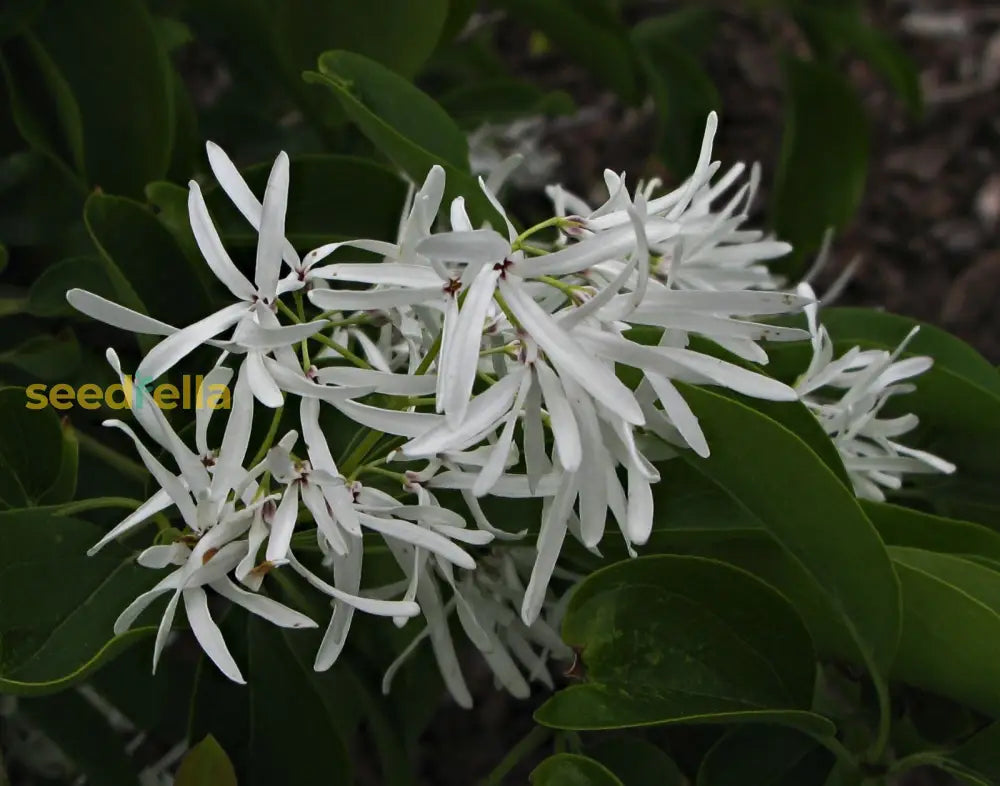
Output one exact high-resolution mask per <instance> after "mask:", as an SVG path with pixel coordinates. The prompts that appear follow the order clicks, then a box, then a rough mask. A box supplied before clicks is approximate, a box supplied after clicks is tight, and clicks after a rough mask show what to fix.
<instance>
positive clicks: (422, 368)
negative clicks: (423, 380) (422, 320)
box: [414, 331, 443, 374]
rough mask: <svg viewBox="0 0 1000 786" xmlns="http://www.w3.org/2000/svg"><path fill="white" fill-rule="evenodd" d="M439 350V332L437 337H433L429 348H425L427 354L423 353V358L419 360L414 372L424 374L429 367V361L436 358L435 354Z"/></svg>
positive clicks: (431, 361)
mask: <svg viewBox="0 0 1000 786" xmlns="http://www.w3.org/2000/svg"><path fill="white" fill-rule="evenodd" d="M442 332H443V331H442ZM440 352H441V333H438V334H437V337H436V338H435V339H434V343H433V344H431V348H430V349H428V350H427V354H426V355H424V359H423V360H421V361H420V365H419V366H417V370H416V371H415V372H414V373H415V374H426V373H427V370H428V369H429V368H430V367H431V363H433V362H434V361H435V360H436V359H437V356H438V355H439V354H440Z"/></svg>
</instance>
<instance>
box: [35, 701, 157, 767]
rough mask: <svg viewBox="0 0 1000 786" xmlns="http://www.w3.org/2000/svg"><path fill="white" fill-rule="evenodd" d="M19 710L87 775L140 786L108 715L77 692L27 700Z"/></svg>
mask: <svg viewBox="0 0 1000 786" xmlns="http://www.w3.org/2000/svg"><path fill="white" fill-rule="evenodd" d="M18 712H19V713H23V714H24V716H25V717H26V718H27V719H28V720H29V721H30V722H31V723H32V724H33V725H35V726H37V727H38V728H39V729H41V731H42V733H43V734H45V736H46V737H48V738H49V739H50V740H51V741H52V742H54V743H55V744H56V745H57V746H58V748H59V750H60V751H62V753H63V754H64V755H65V756H66V757H67V758H68V759H69V760H70V761H71V762H72V763H73V765H74V766H75V767H76V768H77V770H78V771H79V772H80V773H81V774H83V775H85V776H86V777H87V782H88V783H94V784H98V783H99V784H101V786H139V774H138V767H137V766H136V764H135V763H134V762H132V761H130V760H129V757H128V754H127V753H126V752H125V744H124V741H123V740H122V739H121V738H120V737H119V736H118V735H117V734H115V732H114V731H113V730H112V728H111V726H110V725H109V724H108V720H107V718H106V717H105V716H104V715H103V714H102V713H101V711H100V710H98V709H97V708H96V707H95V706H94V705H93V704H91V703H90V702H88V701H87V700H86V699H85V698H84V697H83V696H82V695H81V694H79V693H77V692H75V691H65V692H63V693H59V694H57V695H54V696H45V697H43V698H33V699H26V700H23V701H21V702H19V703H18Z"/></svg>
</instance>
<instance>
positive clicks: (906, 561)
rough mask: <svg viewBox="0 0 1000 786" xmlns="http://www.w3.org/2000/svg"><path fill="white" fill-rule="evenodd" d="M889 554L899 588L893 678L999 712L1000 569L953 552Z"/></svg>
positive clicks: (901, 551) (896, 550) (900, 551)
mask: <svg viewBox="0 0 1000 786" xmlns="http://www.w3.org/2000/svg"><path fill="white" fill-rule="evenodd" d="M890 553H891V554H892V557H893V561H894V563H895V566H896V572H897V573H898V575H899V580H900V583H901V585H902V588H903V630H902V636H901V638H900V642H899V652H898V653H897V657H896V662H895V664H894V666H893V675H894V676H895V677H896V678H897V679H900V680H902V681H904V682H907V683H910V684H912V685H916V686H918V687H921V688H924V689H925V690H928V691H931V692H932V693H937V694H940V695H942V696H946V697H948V698H951V699H955V700H957V701H960V702H962V703H964V704H966V705H968V706H970V707H973V708H975V709H978V710H980V711H981V712H985V713H987V714H989V715H992V716H993V717H998V716H1000V659H998V658H997V657H996V653H997V652H998V651H1000V573H997V572H996V571H994V570H992V569H990V568H988V567H985V566H983V565H980V564H978V563H976V562H973V561H971V560H968V559H965V558H962V557H958V556H955V555H951V554H939V553H935V552H930V551H922V550H920V549H911V548H903V547H898V546H894V547H891V548H890Z"/></svg>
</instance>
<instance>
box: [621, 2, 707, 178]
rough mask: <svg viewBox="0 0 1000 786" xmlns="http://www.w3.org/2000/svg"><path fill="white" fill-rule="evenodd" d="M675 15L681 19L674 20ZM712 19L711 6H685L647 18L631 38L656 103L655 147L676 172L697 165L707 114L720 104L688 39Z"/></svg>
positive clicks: (637, 26)
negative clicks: (699, 25)
mask: <svg viewBox="0 0 1000 786" xmlns="http://www.w3.org/2000/svg"><path fill="white" fill-rule="evenodd" d="M693 12H694V13H693ZM675 16H676V17H677V19H676V20H674V19H672V17H675ZM711 17H712V12H711V10H709V9H683V10H681V11H677V12H674V14H667V15H665V16H661V17H656V18H653V19H648V20H645V21H643V22H641V23H640V24H638V25H636V27H635V28H634V29H633V30H632V41H633V43H634V44H635V46H636V49H637V51H638V52H639V54H640V61H641V63H642V66H643V70H644V72H645V75H646V79H647V80H648V82H649V90H650V93H651V94H652V96H653V98H654V100H655V101H656V109H657V115H658V117H659V122H658V130H657V135H658V137H659V142H658V144H657V149H658V151H659V153H660V155H661V156H662V157H663V159H664V161H665V162H666V163H667V165H668V166H670V167H671V169H673V170H674V171H675V172H677V173H681V172H689V171H690V170H691V169H693V168H694V165H695V163H696V162H697V160H698V153H699V151H700V150H701V141H702V138H703V136H704V133H705V118H706V117H707V116H708V114H709V112H711V111H713V110H717V109H719V108H720V106H721V102H720V99H719V93H718V91H717V90H716V89H715V84H714V83H713V82H712V80H711V78H710V77H709V76H708V74H707V73H706V71H705V69H704V68H703V67H702V66H701V64H700V63H699V62H698V60H697V59H696V55H695V53H693V52H691V51H689V49H688V46H689V44H688V43H687V41H686V40H685V39H687V38H688V37H690V35H691V30H690V28H691V26H692V23H695V24H696V23H698V22H700V23H702V24H710V21H709V20H710V19H711ZM671 22H675V23H674V24H671Z"/></svg>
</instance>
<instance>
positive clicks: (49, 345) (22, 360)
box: [0, 329, 81, 381]
mask: <svg viewBox="0 0 1000 786" xmlns="http://www.w3.org/2000/svg"><path fill="white" fill-rule="evenodd" d="M80 360H81V357H80V345H79V343H78V342H77V340H76V336H75V335H73V331H71V330H68V329H67V330H62V331H60V332H59V333H58V334H55V335H48V334H44V333H43V334H40V335H36V336H32V337H31V338H29V339H28V340H27V341H25V342H23V343H22V344H19V345H18V346H16V347H14V348H13V349H10V350H7V351H6V352H0V365H8V366H13V367H14V368H18V369H20V370H21V371H24V372H26V373H28V374H31V375H32V376H34V377H38V379H42V380H46V381H50V380H64V379H66V378H67V377H68V376H69V375H71V374H72V373H73V372H74V371H76V369H77V367H78V366H79V365H80Z"/></svg>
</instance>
